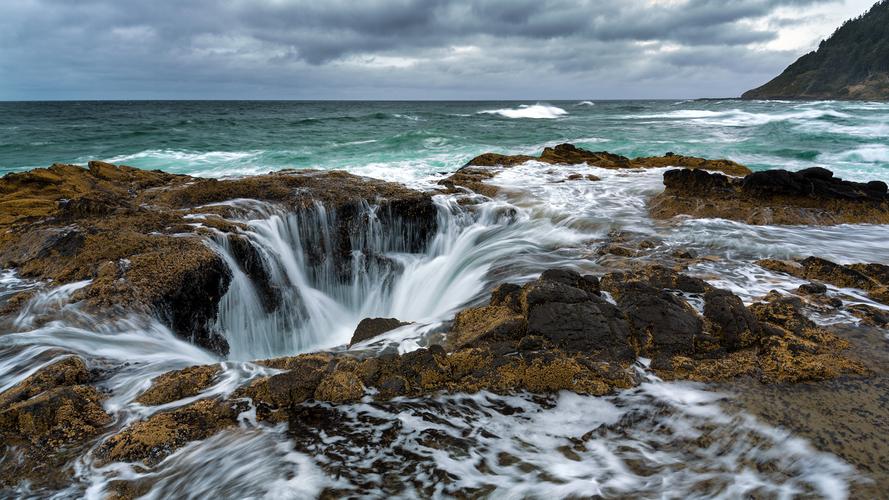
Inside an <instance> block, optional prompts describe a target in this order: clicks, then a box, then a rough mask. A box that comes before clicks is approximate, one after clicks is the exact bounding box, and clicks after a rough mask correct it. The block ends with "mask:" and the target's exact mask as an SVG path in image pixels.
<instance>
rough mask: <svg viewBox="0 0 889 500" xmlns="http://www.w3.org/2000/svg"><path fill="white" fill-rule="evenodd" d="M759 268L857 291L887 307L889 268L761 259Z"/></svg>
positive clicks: (808, 259) (813, 259)
mask: <svg viewBox="0 0 889 500" xmlns="http://www.w3.org/2000/svg"><path fill="white" fill-rule="evenodd" d="M757 264H759V265H760V266H762V267H764V268H766V269H769V270H771V271H777V272H780V273H785V274H790V275H791V276H796V277H797V278H803V279H807V280H815V281H820V282H824V283H829V284H831V285H834V286H837V287H840V288H858V289H861V290H864V291H866V292H867V294H868V295H869V296H870V297H871V298H872V299H874V300H876V301H878V302H882V303H884V304H889V266H886V265H884V264H861V263H859V264H849V265H841V264H837V263H834V262H831V261H829V260H827V259H822V258H820V257H806V258H805V259H800V260H798V261H794V260H789V261H788V260H776V259H763V260H759V261H757Z"/></svg>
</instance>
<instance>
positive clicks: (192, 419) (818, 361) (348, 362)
mask: <svg viewBox="0 0 889 500" xmlns="http://www.w3.org/2000/svg"><path fill="white" fill-rule="evenodd" d="M654 284H658V286H655V285H654ZM600 285H601V288H602V289H603V290H605V291H608V292H609V293H610V294H611V295H613V296H614V297H615V298H616V299H617V305H614V304H611V303H609V302H607V301H606V300H605V299H604V298H603V295H604V294H602V292H601V291H600ZM682 288H685V289H687V290H694V291H685V292H682V291H681V289H682ZM680 293H702V294H703V295H704V302H705V306H704V316H703V317H701V316H700V315H699V314H698V313H697V311H695V309H694V308H692V307H691V306H690V305H689V304H688V303H687V302H685V300H683V299H682V298H681V297H680V296H679V294H680ZM447 342H448V346H447V349H446V348H444V347H442V346H440V345H432V346H430V347H429V348H426V349H418V350H415V351H412V352H408V353H405V354H396V353H385V354H381V355H379V356H370V357H364V358H359V357H355V356H354V355H353V354H350V353H348V352H337V353H330V352H326V353H314V354H303V355H299V356H292V357H287V358H278V359H272V360H266V361H262V362H260V363H261V364H263V365H265V366H268V367H271V368H275V369H278V370H282V372H281V373H277V374H275V375H271V376H263V377H258V378H257V379H255V380H253V381H252V382H251V383H250V384H249V385H248V386H246V387H242V388H240V389H238V390H237V391H236V392H235V393H234V394H233V395H232V396H231V399H230V400H228V401H219V400H203V401H199V402H196V403H193V404H190V405H189V406H186V407H183V408H179V409H177V410H173V411H167V412H162V413H158V414H155V415H152V416H151V417H149V418H148V419H147V420H145V421H142V422H138V423H136V424H133V425H131V426H129V427H128V428H126V429H124V430H123V431H122V432H120V433H119V434H117V435H116V436H113V437H111V438H109V439H108V440H107V441H106V442H105V443H103V444H102V445H101V446H100V447H99V449H98V450H97V452H96V456H97V457H98V458H99V460H100V461H101V462H108V461H115V460H122V461H143V462H145V463H147V464H153V463H156V462H157V461H158V460H161V459H163V458H164V457H165V456H167V455H169V453H171V452H172V451H173V450H175V449H176V448H177V447H180V446H182V445H183V444H185V443H186V442H188V441H190V440H194V439H203V438H205V437H208V436H209V435H211V434H213V433H215V432H218V431H219V430H221V429H225V428H227V427H233V426H235V425H236V424H237V418H238V414H239V413H240V412H241V411H244V410H245V409H247V408H248V406H246V405H247V404H248V403H247V399H249V401H250V402H252V405H253V407H254V408H255V409H256V418H257V419H258V420H260V421H264V422H271V423H278V422H290V424H291V426H293V425H297V426H298V425H305V423H304V422H302V423H301V420H300V419H301V418H303V416H304V415H305V408H309V407H315V406H305V405H303V403H305V402H309V401H326V402H329V403H334V404H340V403H350V402H356V401H359V400H362V399H363V398H366V397H373V398H375V399H383V400H385V399H391V398H396V397H420V396H427V395H431V394H435V393H438V392H441V391H444V392H476V391H481V390H486V391H493V392H497V393H510V392H514V391H531V392H539V393H549V392H554V391H560V390H571V391H575V392H579V393H584V394H595V395H602V394H607V393H609V392H611V391H614V390H616V389H621V388H627V387H631V386H633V385H635V384H637V383H638V382H639V381H638V380H637V378H636V376H635V375H634V372H633V369H632V368H631V366H632V363H633V361H634V360H635V359H636V357H637V356H639V355H642V356H651V357H652V358H654V363H653V364H652V367H653V368H654V370H655V372H656V373H657V374H658V375H659V376H662V377H664V378H668V379H692V380H703V381H714V380H725V379H727V378H731V377H737V376H750V377H755V378H757V379H759V380H762V381H764V382H794V381H804V380H819V379H823V378H829V377H834V376H837V375H839V374H858V373H864V372H865V369H864V368H863V367H862V366H861V365H860V364H859V363H857V362H855V361H853V360H850V359H848V358H845V357H843V356H841V355H840V352H841V351H842V349H844V348H845V347H846V344H845V342H844V341H842V340H841V339H839V338H837V337H835V336H833V335H831V334H829V333H828V332H826V331H824V330H823V329H820V328H818V327H817V325H815V324H814V323H813V322H811V321H810V320H809V319H808V318H806V317H805V315H804V314H803V312H802V302H801V301H800V300H799V299H798V298H793V297H782V296H780V295H778V294H777V293H775V294H770V295H769V296H768V300H767V301H766V302H763V303H758V304H754V305H752V306H751V307H750V308H745V307H744V305H743V304H742V303H741V301H740V299H739V298H738V297H736V296H735V295H733V294H731V293H730V292H728V291H725V290H716V289H713V288H712V287H710V286H709V285H707V284H706V283H705V282H702V281H700V280H697V279H695V278H691V277H688V276H684V275H681V274H679V273H676V272H674V271H670V270H668V269H665V268H661V267H658V266H652V267H649V268H643V269H637V270H636V271H633V272H632V273H610V274H608V275H605V276H604V277H603V278H602V280H601V281H599V280H596V279H595V278H594V277H592V276H582V275H580V274H578V273H576V272H574V271H570V270H567V269H554V270H550V271H547V272H544V273H543V274H542V275H541V276H540V278H538V279H537V280H534V281H531V282H529V283H526V284H524V285H516V284H502V285H500V286H499V287H497V288H496V289H495V290H494V291H493V292H492V294H491V300H490V303H489V304H488V305H483V306H479V307H473V308H468V309H465V310H463V311H461V312H460V313H459V314H458V315H457V317H456V318H455V320H454V323H453V326H452V331H451V332H450V334H448V337H447ZM711 344H712V345H711ZM217 370H218V365H212V366H209V367H192V368H188V369H186V370H181V371H179V372H175V373H173V374H169V375H165V376H162V377H159V378H158V379H157V380H155V381H154V386H153V387H152V388H151V389H150V390H149V391H147V392H146V393H145V394H144V395H143V398H147V397H148V395H149V394H154V395H155V396H152V397H153V398H154V399H155V400H156V401H157V402H165V401H169V400H173V399H180V398H181V396H182V395H183V394H193V393H194V392H195V391H193V390H187V384H186V383H185V381H187V380H189V379H192V380H194V385H195V386H196V387H200V386H206V385H207V384H208V383H209V382H208V381H209V380H212V377H213V376H214V375H215V373H216V371H217Z"/></svg>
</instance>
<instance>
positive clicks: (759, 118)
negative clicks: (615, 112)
mask: <svg viewBox="0 0 889 500" xmlns="http://www.w3.org/2000/svg"><path fill="white" fill-rule="evenodd" d="M824 117H832V118H849V117H851V115H849V114H847V113H843V112H840V111H836V110H832V109H804V110H798V111H790V112H779V113H767V112H750V111H743V110H741V109H730V110H725V111H712V110H706V109H680V110H676V111H669V112H667V113H652V114H642V115H626V116H623V117H622V118H624V119H631V120H639V119H642V120H645V119H658V120H682V121H690V122H694V123H699V124H702V125H714V126H722V127H755V126H760V125H765V124H767V123H772V122H780V121H791V122H798V123H803V122H806V123H808V122H809V121H811V120H818V119H819V118H824Z"/></svg>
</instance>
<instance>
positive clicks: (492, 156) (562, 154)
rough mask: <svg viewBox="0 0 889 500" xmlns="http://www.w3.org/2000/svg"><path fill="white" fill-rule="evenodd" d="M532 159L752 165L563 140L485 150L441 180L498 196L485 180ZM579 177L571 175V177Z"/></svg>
mask: <svg viewBox="0 0 889 500" xmlns="http://www.w3.org/2000/svg"><path fill="white" fill-rule="evenodd" d="M528 161H538V162H541V163H548V164H552V165H578V164H585V165H589V166H593V167H599V168H607V169H627V168H660V167H685V168H689V169H702V170H713V171H718V172H724V173H726V174H728V175H739V176H743V175H747V174H749V173H750V169H748V168H747V167H745V166H744V165H741V164H738V163H735V162H733V161H730V160H707V159H704V158H697V157H694V156H682V155H676V154H673V153H667V154H666V155H664V156H649V157H639V158H635V159H630V158H627V157H625V156H620V155H616V154H613V153H609V152H607V151H598V152H593V151H587V150H585V149H582V148H578V147H576V146H574V145H573V144H559V145H557V146H554V147H547V148H544V150H543V152H542V153H541V155H540V156H537V157H535V156H528V155H503V154H497V153H484V154H481V155H479V156H476V157H475V158H473V159H471V160H469V162H468V163H466V165H464V166H463V167H462V168H461V169H459V170H458V171H457V172H455V173H454V174H453V175H451V176H450V177H448V178H446V179H444V180H442V181H441V182H440V184H442V185H443V186H445V187H446V188H448V189H450V190H454V189H456V188H457V187H463V188H467V189H470V190H472V191H474V192H476V193H479V194H483V195H485V196H494V195H495V194H497V188H496V187H494V186H492V185H490V184H487V183H485V181H487V180H489V179H491V178H493V177H494V176H496V175H497V173H498V172H499V169H503V168H510V167H514V166H516V165H521V164H523V163H526V162H528ZM574 175H578V174H574ZM579 178H580V177H573V176H569V179H579ZM587 179H588V180H591V181H595V180H599V178H598V177H596V176H591V177H590V176H587Z"/></svg>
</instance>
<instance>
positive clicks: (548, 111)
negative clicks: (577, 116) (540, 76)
mask: <svg viewBox="0 0 889 500" xmlns="http://www.w3.org/2000/svg"><path fill="white" fill-rule="evenodd" d="M479 114H487V115H499V116H503V117H505V118H536V119H544V118H548V119H552V118H559V117H560V116H565V115H567V114H568V112H567V111H565V110H564V109H562V108H557V107H555V106H550V105H548V104H539V103H538V104H533V105H528V104H522V105H520V106H519V107H518V108H502V109H487V110H484V111H479Z"/></svg>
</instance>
